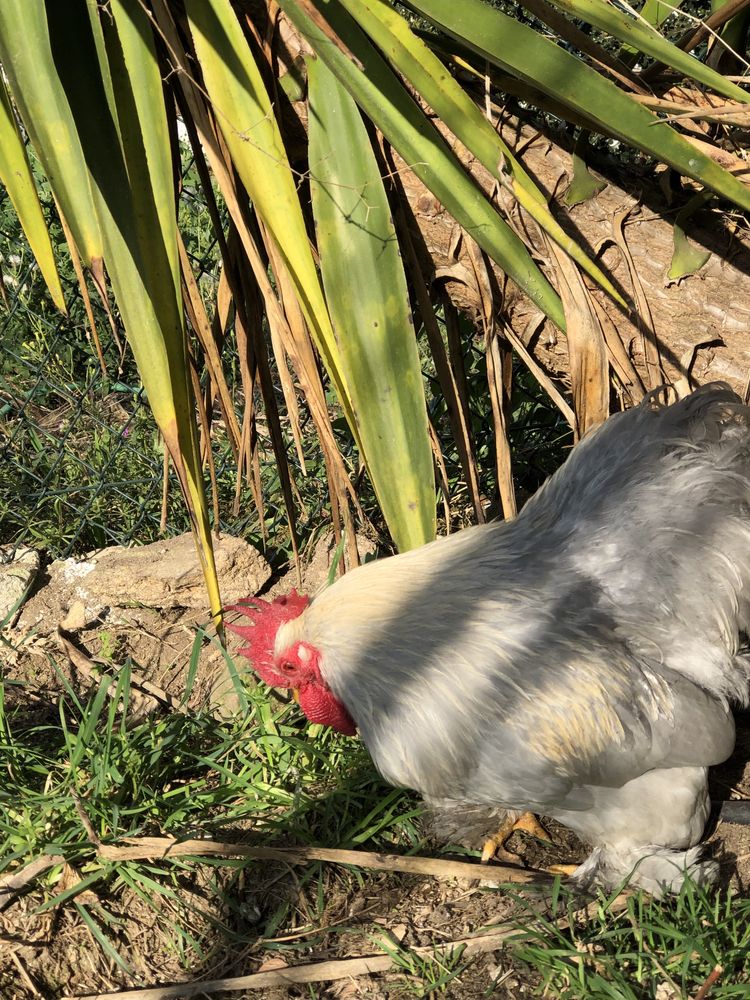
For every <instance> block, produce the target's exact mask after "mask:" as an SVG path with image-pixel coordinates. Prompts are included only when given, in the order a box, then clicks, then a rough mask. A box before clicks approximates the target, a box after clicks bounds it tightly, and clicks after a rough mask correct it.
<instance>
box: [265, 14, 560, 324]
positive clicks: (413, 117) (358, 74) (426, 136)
mask: <svg viewBox="0 0 750 1000" xmlns="http://www.w3.org/2000/svg"><path fill="white" fill-rule="evenodd" d="M279 5H280V6H281V7H282V9H283V10H284V12H285V13H286V15H287V16H288V17H289V18H290V20H291V21H292V22H293V23H294V25H295V27H296V28H297V29H298V30H299V31H300V32H301V33H302V34H303V35H304V36H305V37H306V38H307V40H308V41H309V42H310V44H311V46H312V48H313V49H314V51H315V52H316V54H317V55H319V56H320V58H321V59H323V60H324V62H325V63H326V65H327V66H328V67H329V69H330V70H331V71H332V72H333V73H334V75H335V76H336V77H337V79H338V80H339V81H340V82H341V83H342V85H343V86H344V87H345V88H346V90H348V91H349V93H350V94H351V95H352V97H353V98H354V100H355V101H356V102H357V104H358V105H359V106H360V108H361V109H362V110H363V111H364V112H365V114H366V115H367V117H368V118H370V120H371V121H372V122H374V124H375V125H376V126H377V127H378V128H379V129H380V131H381V132H382V133H383V135H384V136H385V137H386V138H387V139H388V141H389V142H390V143H391V144H392V145H393V146H394V147H395V148H396V149H397V150H398V152H399V153H400V154H401V156H402V157H403V159H404V160H405V161H406V162H407V163H408V164H409V166H410V168H411V169H412V170H413V171H414V173H415V174H416V175H417V176H418V177H419V178H420V180H422V181H423V182H424V183H425V184H426V185H427V187H428V188H429V189H430V190H431V191H432V192H433V194H434V195H435V196H436V197H437V198H438V199H439V200H440V202H441V203H442V204H443V205H444V206H445V208H446V209H447V210H448V211H449V212H450V213H451V215H453V216H454V217H455V218H456V219H457V220H458V222H459V223H460V224H461V225H462V226H463V227H464V229H465V230H466V231H467V232H468V233H469V234H470V235H471V236H472V237H473V238H474V239H475V240H476V241H477V243H478V244H479V245H480V246H481V247H482V249H483V250H484V251H486V253H488V254H489V255H490V257H492V258H493V260H495V261H496V262H497V263H498V264H499V265H500V267H501V268H502V269H503V270H504V271H505V273H506V274H508V275H509V276H510V277H511V278H513V280H514V281H515V282H516V283H517V284H518V285H519V286H520V287H521V288H522V289H523V290H524V291H525V292H526V294H527V295H528V296H529V297H530V298H531V299H532V300H533V301H534V302H535V303H536V304H537V305H538V306H539V308H540V309H542V310H543V312H545V313H546V315H547V316H549V317H550V318H551V319H552V320H553V322H554V323H556V324H557V325H558V326H559V327H560V328H561V329H564V328H565V316H564V313H563V310H562V306H561V303H560V299H559V297H558V295H557V293H556V292H555V290H554V289H553V288H552V286H551V285H550V284H549V282H548V281H547V279H546V278H545V276H544V275H543V274H542V272H541V271H540V270H539V268H538V267H537V266H536V264H535V263H534V261H533V260H532V259H531V256H530V254H529V252H528V250H527V249H526V247H525V245H524V244H523V242H522V241H521V240H520V239H519V237H518V236H517V235H516V234H515V232H513V230H512V229H511V228H510V227H509V226H508V225H507V224H506V223H505V221H504V220H503V219H502V218H501V216H500V215H499V214H498V212H497V211H496V210H495V209H494V207H493V206H492V205H491V203H490V202H489V201H488V199H487V197H486V196H485V194H484V193H483V192H482V190H481V189H480V188H479V186H478V185H477V184H476V183H475V182H474V181H473V179H472V178H471V177H470V176H469V175H468V174H467V173H466V171H465V170H464V168H463V166H462V165H461V163H460V162H459V161H458V159H457V157H456V156H455V154H454V153H453V152H452V150H451V149H450V148H449V147H448V145H447V143H446V142H445V140H444V139H443V137H442V136H441V135H440V133H439V132H438V131H437V129H436V128H435V127H434V126H433V125H432V123H431V122H430V120H429V119H428V117H427V116H426V115H425V114H424V112H423V111H422V110H421V108H419V107H418V105H417V104H416V103H415V102H414V100H413V99H412V97H411V96H410V95H409V93H408V92H407V91H406V89H405V88H404V86H403V84H402V83H401V81H400V80H399V79H398V77H397V76H396V75H395V74H394V73H393V71H392V70H391V69H390V67H389V66H388V64H387V63H386V62H385V61H384V59H383V58H382V56H380V54H379V53H378V52H377V50H376V49H375V47H374V46H373V45H372V43H371V42H370V41H369V39H368V38H367V37H366V35H365V34H364V33H363V32H362V30H361V29H360V28H359V26H358V25H357V24H356V22H355V21H354V20H353V19H352V18H351V16H350V15H349V13H348V12H347V11H346V10H345V9H344V8H343V7H342V5H341V3H340V2H337V0H331V2H329V3H326V4H325V5H324V15H325V18H326V20H327V21H328V23H329V25H330V28H331V30H330V31H327V30H322V29H321V27H320V24H319V22H318V21H317V20H316V19H314V18H313V17H311V16H310V14H309V9H310V8H309V4H308V3H306V2H300V0H280V4H279ZM335 36H338V38H341V39H345V44H346V47H347V48H348V52H345V51H343V50H342V49H341V48H340V47H339V46H338V45H337V44H336V42H335ZM352 56H353V57H354V58H352Z"/></svg>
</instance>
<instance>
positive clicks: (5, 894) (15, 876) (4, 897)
mask: <svg viewBox="0 0 750 1000" xmlns="http://www.w3.org/2000/svg"><path fill="white" fill-rule="evenodd" d="M64 864H65V858H63V857H62V856H61V855H60V854H43V855H42V856H41V857H40V858H37V859H36V860H35V861H32V862H31V863H30V864H28V865H24V867H23V868H20V869H16V870H15V871H13V872H11V873H10V874H9V875H4V876H3V877H2V878H0V910H4V909H5V908H6V907H8V906H10V904H11V903H12V902H13V901H14V900H15V899H16V897H17V896H18V895H19V893H21V892H22V891H23V890H24V889H25V888H26V886H27V885H28V884H29V882H33V881H34V879H35V878H37V877H38V876H39V875H43V874H44V872H46V871H49V869H50V868H54V867H55V865H64Z"/></svg>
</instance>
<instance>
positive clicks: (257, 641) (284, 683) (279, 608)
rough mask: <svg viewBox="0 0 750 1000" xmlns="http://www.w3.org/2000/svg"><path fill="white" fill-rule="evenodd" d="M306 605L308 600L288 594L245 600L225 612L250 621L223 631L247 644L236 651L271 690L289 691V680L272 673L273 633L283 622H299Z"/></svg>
mask: <svg viewBox="0 0 750 1000" xmlns="http://www.w3.org/2000/svg"><path fill="white" fill-rule="evenodd" d="M309 603H310V598H309V597H306V596H305V595H304V594H298V593H297V591H296V590H291V591H290V592H289V593H288V594H284V595H283V596H282V597H275V598H274V599H273V600H272V601H264V600H263V599H262V598H260V597H248V598H246V599H245V600H244V601H240V602H239V604H232V605H229V606H228V607H227V608H225V610H226V611H239V612H240V614H243V615H245V616H246V617H247V618H250V619H251V624H250V625H230V624H229V623H227V626H226V627H227V628H228V629H229V631H230V632H235V633H236V634H237V635H239V636H242V638H243V639H246V640H247V646H245V647H243V648H242V649H241V650H240V654H241V655H242V656H246V657H247V658H248V660H250V661H251V662H252V664H253V668H254V669H255V671H256V672H257V673H258V675H259V676H260V677H261V679H262V680H264V681H265V682H266V684H270V685H271V687H289V678H288V677H284V676H283V675H282V674H278V673H277V672H276V671H275V670H274V663H273V647H274V642H275V641H276V633H277V632H278V631H279V629H280V628H281V626H282V625H283V624H284V622H288V621H291V620H292V618H299V616H300V615H301V614H302V612H303V611H304V610H305V608H306V607H307V606H308V604H309Z"/></svg>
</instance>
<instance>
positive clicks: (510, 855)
mask: <svg viewBox="0 0 750 1000" xmlns="http://www.w3.org/2000/svg"><path fill="white" fill-rule="evenodd" d="M515 830H524V831H525V832H526V833H530V834H532V836H534V837H538V838H539V839H540V840H547V841H549V839H550V837H549V834H548V833H547V831H546V830H545V829H544V827H543V826H542V824H541V823H540V822H539V820H538V819H537V818H536V816H535V815H534V814H533V813H530V812H525V813H522V814H521V815H520V816H519V817H518V819H510V818H508V819H506V820H505V821H504V823H503V824H502V826H501V827H500V829H499V830H498V831H497V833H495V834H493V835H492V836H491V837H488V838H487V840H485V842H484V847H483V848H482V863H483V864H486V863H487V862H488V861H489V860H490V859H491V858H497V859H498V861H510V862H512V863H514V864H518V862H519V861H520V860H521V859H520V858H519V856H518V855H517V854H515V853H514V852H513V851H509V850H508V849H507V848H506V846H505V841H506V840H508V839H509V838H510V835H511V834H512V833H513V832H514V831H515Z"/></svg>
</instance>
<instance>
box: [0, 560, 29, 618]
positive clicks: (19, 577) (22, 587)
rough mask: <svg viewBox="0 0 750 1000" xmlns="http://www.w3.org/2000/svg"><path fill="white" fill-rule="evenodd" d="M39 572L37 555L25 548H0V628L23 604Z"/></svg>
mask: <svg viewBox="0 0 750 1000" xmlns="http://www.w3.org/2000/svg"><path fill="white" fill-rule="evenodd" d="M38 572H39V553H38V552H37V551H36V549H30V548H27V547H25V546H21V547H20V548H17V549H16V548H14V547H13V546H10V545H8V546H3V547H1V548H0V626H2V624H3V622H4V621H5V620H6V618H7V619H8V620H9V621H10V619H11V618H13V617H15V614H16V612H17V611H18V610H19V609H20V607H21V605H22V604H23V601H24V598H25V596H26V595H27V594H28V593H29V592H30V590H31V585H32V584H33V582H34V580H35V579H36V575H37V573H38Z"/></svg>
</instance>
